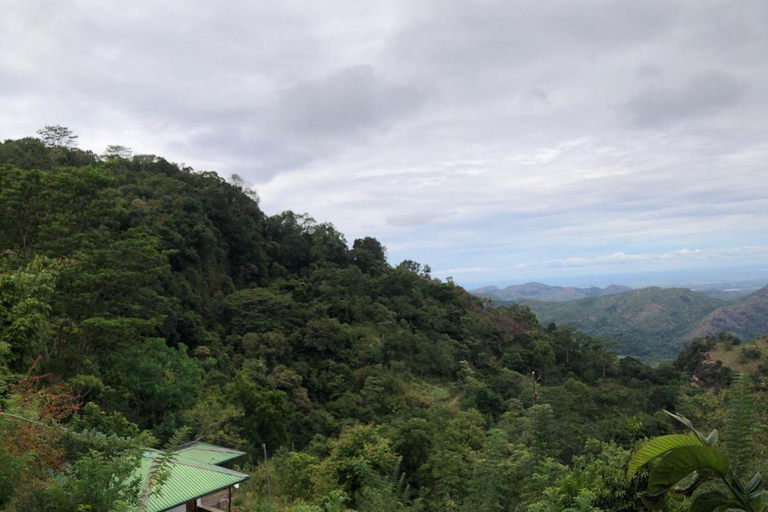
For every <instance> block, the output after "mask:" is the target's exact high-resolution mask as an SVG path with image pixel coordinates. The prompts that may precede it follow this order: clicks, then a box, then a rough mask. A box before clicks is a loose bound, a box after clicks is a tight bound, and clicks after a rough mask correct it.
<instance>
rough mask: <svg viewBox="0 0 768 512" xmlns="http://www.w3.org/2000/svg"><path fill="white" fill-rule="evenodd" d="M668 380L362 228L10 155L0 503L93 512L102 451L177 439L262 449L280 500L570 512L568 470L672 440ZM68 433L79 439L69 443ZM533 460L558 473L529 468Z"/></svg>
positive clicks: (137, 171)
mask: <svg viewBox="0 0 768 512" xmlns="http://www.w3.org/2000/svg"><path fill="white" fill-rule="evenodd" d="M25 375H28V377H25ZM678 385H679V377H678V376H677V375H676V374H675V373H674V372H673V371H670V370H669V369H658V370H657V369H652V368H648V367H646V366H643V365H642V364H641V363H640V362H638V361H636V360H634V359H631V358H625V359H621V360H619V359H618V358H617V357H616V356H615V354H613V353H611V352H610V351H609V350H607V349H606V347H605V346H604V345H603V344H602V343H601V342H600V340H597V339H593V338H591V337H590V336H588V335H585V334H583V333H580V332H577V331H574V330H571V329H565V328H563V329H559V328H547V329H544V328H542V326H541V325H540V324H539V322H538V321H537V319H536V317H535V316H534V315H533V313H532V312H531V310H530V309H529V308H527V307H526V306H523V305H519V304H513V305H510V306H506V307H499V308H487V305H486V304H484V303H483V302H482V301H481V300H480V299H479V298H477V297H474V296H472V295H470V294H469V293H467V292H466V291H465V290H464V289H462V288H460V287H458V286H456V285H454V284H453V283H451V282H442V281H440V280H438V279H434V278H433V277H431V275H430V273H429V271H428V269H427V267H422V266H421V265H420V264H419V263H417V262H414V261H410V260H406V261H403V262H400V263H397V264H390V262H389V261H387V258H386V250H385V248H384V247H383V246H382V244H381V243H380V242H379V241H378V240H376V239H375V238H372V237H363V238H359V239H356V240H354V241H352V242H351V243H348V242H347V240H346V239H345V238H344V236H343V235H342V234H341V233H340V232H339V231H338V230H336V229H335V228H334V226H332V225H331V224H328V223H322V222H317V221H315V220H314V219H312V218H311V217H309V216H308V215H302V214H296V213H294V212H290V211H288V212H283V213H281V214H278V215H272V216H270V215H267V214H265V213H264V212H263V211H262V210H261V208H260V207H259V204H258V201H257V196H256V194H254V193H253V192H252V191H250V190H248V189H247V188H244V187H243V186H242V182H241V181H239V180H238V179H237V178H233V179H232V180H230V181H226V180H224V179H223V178H222V177H220V176H219V175H217V174H215V173H212V172H195V171H194V170H192V169H189V168H186V167H183V166H179V165H175V164H173V163H170V162H168V161H166V160H164V159H162V158H159V157H156V156H152V155H139V156H133V157H127V156H120V155H107V156H98V155H95V154H94V153H91V152H88V151H81V150H78V149H76V148H71V147H60V146H53V147H50V145H48V146H46V144H44V143H43V142H42V141H41V140H38V139H33V138H27V139H22V140H17V141H5V142H4V143H2V144H0V432H3V435H2V436H0V462H2V463H1V464H0V483H2V484H3V485H0V509H2V510H8V511H11V512H20V511H21V510H53V509H51V508H50V506H49V505H51V504H54V503H55V504H56V505H57V508H56V510H78V509H85V508H86V505H91V504H92V503H93V500H92V499H90V498H91V496H90V495H88V494H86V495H83V493H82V492H81V491H82V490H94V491H95V490H99V489H107V488H110V487H114V486H113V485H112V484H113V483H114V482H115V481H116V480H115V479H116V478H120V477H119V476H116V475H119V474H121V473H120V471H124V469H125V468H124V467H122V466H120V467H117V466H114V464H113V463H116V462H120V461H123V459H122V458H119V457H117V454H116V453H115V450H117V449H118V448H120V447H121V446H122V443H120V445H119V446H118V445H117V443H116V442H113V441H114V440H115V439H117V438H120V439H125V438H135V439H136V440H135V442H136V443H141V442H145V441H146V440H147V436H144V437H139V432H140V431H142V430H147V431H150V432H151V433H152V434H153V435H154V436H156V437H158V438H161V439H168V438H169V437H171V436H172V434H173V433H174V432H176V431H178V430H179V429H180V428H182V427H189V428H190V429H191V431H192V433H191V436H192V437H193V438H195V439H197V438H201V439H202V440H204V441H206V442H212V443H215V444H222V445H226V446H229V447H232V448H238V449H242V450H243V451H246V452H247V453H248V457H250V461H246V463H247V462H250V463H253V462H255V461H256V460H260V459H261V457H262V456H263V452H262V446H266V450H267V455H268V456H269V457H270V462H269V464H270V474H271V475H272V477H273V478H274V479H273V481H272V484H273V487H272V490H273V492H274V494H275V495H274V499H275V502H276V503H277V504H278V505H279V507H276V509H278V510H286V511H288V510H294V509H295V510H296V511H298V510H304V511H308V510H311V511H319V510H339V509H340V508H339V506H338V505H339V504H340V503H344V507H345V508H346V509H353V510H357V511H358V512H374V511H375V512H380V511H382V510H397V511H400V510H426V511H428V512H437V511H442V510H448V509H456V510H459V509H460V510H465V511H467V512H475V511H477V512H482V511H487V510H492V509H493V510H495V509H504V510H525V509H529V508H528V505H529V504H530V505H531V506H532V507H533V506H534V504H535V502H537V501H540V500H549V499H550V498H547V497H546V496H555V497H554V498H552V499H551V500H550V501H552V503H540V504H538V505H536V507H535V508H536V509H537V510H552V509H556V510H559V509H561V508H562V505H563V504H565V506H568V507H571V506H576V504H575V501H574V500H575V498H576V497H574V498H567V497H564V496H560V495H556V490H557V489H566V488H570V487H572V486H571V485H570V484H569V483H568V482H566V481H563V480H561V479H563V478H566V477H568V475H570V474H571V473H570V471H571V469H570V468H571V465H572V464H574V463H578V464H582V463H581V462H578V461H580V460H585V459H584V458H583V457H585V456H589V457H596V458H599V460H595V461H594V464H595V467H596V466H599V465H601V464H603V461H612V462H611V464H614V465H615V467H616V468H617V469H616V471H615V473H616V474H619V473H622V474H623V471H624V470H623V467H624V466H625V465H626V460H627V458H628V456H629V453H630V452H629V448H630V446H631V443H632V442H633V440H635V439H639V438H642V437H647V436H650V435H654V434H655V433H658V432H660V431H668V430H669V429H670V428H671V427H670V424H669V423H668V420H666V419H665V418H660V417H658V415H655V413H656V412H657V411H658V410H659V409H661V408H666V409H674V408H675V406H676V404H677V403H678V401H679V398H678V395H679V393H678V391H679V389H678ZM534 388H535V390H534ZM56 405H58V406H60V407H54V406H56ZM9 408H10V412H12V414H13V415H14V417H13V418H11V417H10V416H5V412H6V411H9ZM14 418H28V419H30V420H31V423H29V422H28V423H26V424H25V423H19V422H18V421H16V420H15V419H14ZM42 422H44V423H42ZM54 424H56V425H58V426H59V427H61V428H53V429H52V428H50V425H54ZM41 425H42V426H41ZM70 430H71V431H73V432H74V431H77V432H78V434H82V435H78V436H76V437H72V438H71V439H70V438H68V439H67V442H62V440H61V435H63V434H61V433H62V432H64V431H66V432H69V431H70ZM97 433H98V434H103V436H110V437H108V438H104V437H102V436H100V435H95V434H97ZM85 434H88V435H85ZM91 434H93V435H91ZM114 436H117V437H114ZM105 439H109V443H107V444H109V445H110V446H108V447H106V448H105V447H104V443H105V441H104V440H105ZM99 440H102V441H99ZM142 440H143V441H142ZM616 440H622V442H623V443H624V445H623V446H622V447H619V446H617V445H616V444H613V443H614V442H615V441H616ZM98 442H101V443H102V444H101V445H98V444H94V443H98ZM138 453H141V451H139V452H138ZM131 460H132V459H130V457H129V458H128V459H125V461H124V462H125V464H129V463H130V461H131ZM590 460H591V459H590ZM109 464H113V465H109ZM121 464H122V463H121ZM538 464H545V465H546V466H541V467H547V468H552V469H554V468H557V471H550V470H546V473H545V476H543V477H542V478H538V477H537V478H531V476H530V475H531V474H532V473H531V468H532V467H534V465H538ZM620 466H621V468H620V469H619V467H620ZM537 467H539V466H537ZM89 468H99V471H97V472H93V471H90V470H89ZM579 468H582V466H579ZM399 471H403V472H404V473H405V476H404V477H403V478H404V479H405V480H404V482H406V483H407V484H409V485H410V486H411V489H413V490H414V492H413V496H407V495H406V494H407V493H404V492H403V491H402V489H403V486H402V485H400V484H398V483H397V482H398V476H399ZM574 471H577V469H574ZM578 471H581V469H578ZM122 474H125V473H122ZM261 474H263V472H261V471H259V472H258V475H261ZM574 474H576V473H574ZM258 475H256V474H254V477H253V478H252V479H251V482H252V483H250V484H246V485H244V486H243V488H241V489H240V490H239V493H240V494H239V496H238V497H239V498H241V499H243V500H244V501H247V503H246V504H245V507H246V509H247V510H262V509H267V508H272V506H271V505H270V504H268V502H267V501H266V497H265V495H264V492H263V489H264V486H263V482H261V483H260V482H259V480H258V479H259V478H261V477H260V476H258ZM393 475H394V476H393ZM546 475H549V476H546ZM97 478H102V480H95V479H97ZM401 483H402V481H401ZM489 483H493V485H492V486H489V485H488V484H489ZM6 484H7V485H6ZM248 485H251V486H252V487H250V488H248V487H247V486H248ZM590 485H591V484H590ZM595 485H596V486H600V485H602V486H603V487H605V485H604V484H595ZM610 485H611V486H614V487H615V489H613V488H611V489H604V490H602V491H600V492H601V493H603V494H604V495H605V496H625V497H626V498H618V499H616V500H612V501H610V502H606V501H605V500H602V499H601V500H602V501H599V500H598V498H594V499H589V500H588V501H589V503H587V504H586V505H584V503H586V502H584V500H583V499H582V498H581V497H579V500H580V503H581V504H580V505H579V506H581V505H584V506H589V507H591V508H601V509H606V510H630V508H628V507H630V506H633V503H634V502H633V501H632V500H634V498H633V496H634V495H633V494H632V493H631V492H630V490H629V487H628V486H627V484H626V482H625V481H624V479H623V478H621V479H620V480H618V479H617V480H616V483H615V484H610ZM393 486H394V487H393ZM547 489H550V490H549V491H547ZM545 491H546V492H545ZM557 492H559V491H557ZM78 493H80V494H78ZM260 497H261V501H259V499H260ZM397 500H402V501H403V502H406V503H402V502H401V503H398V502H397ZM555 501H556V503H555ZM104 503H106V502H104ZM270 503H271V501H270ZM308 503H309V504H308ZM411 503H412V504H413V505H414V506H413V507H410V506H409V504H411ZM334 504H335V505H334ZM491 504H493V505H491ZM496 504H498V505H496ZM401 505H402V506H401ZM321 507H322V508H321ZM553 507H554V508H553ZM117 509H119V508H118V507H115V506H112V505H109V506H107V505H106V504H104V505H103V506H100V508H99V510H117ZM530 509H531V510H532V509H533V508H530Z"/></svg>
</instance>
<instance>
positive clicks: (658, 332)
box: [525, 287, 727, 360]
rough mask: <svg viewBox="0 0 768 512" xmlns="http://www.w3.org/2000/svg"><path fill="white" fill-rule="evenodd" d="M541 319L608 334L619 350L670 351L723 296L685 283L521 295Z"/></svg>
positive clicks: (661, 354)
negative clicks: (553, 298) (559, 297)
mask: <svg viewBox="0 0 768 512" xmlns="http://www.w3.org/2000/svg"><path fill="white" fill-rule="evenodd" d="M525 303H526V304H528V305H529V306H530V307H531V309H532V310H533V311H534V312H535V313H536V315H537V316H538V317H539V320H540V321H541V323H542V324H543V325H546V324H547V323H549V322H555V323H557V324H558V325H561V324H562V325H569V326H573V327H576V328H578V329H581V330H583V331H584V332H586V333H588V334H590V335H593V336H610V337H612V338H614V339H615V340H616V342H617V345H616V347H615V348H616V350H617V351H618V352H619V353H620V354H626V355H632V356H636V357H640V358H642V359H645V360H662V359H669V358H672V357H674V355H675V354H677V352H678V351H679V350H680V346H681V344H682V343H683V342H684V340H686V339H687V336H688V334H689V333H690V332H691V331H692V330H693V329H694V328H695V327H696V326H697V325H698V324H699V323H700V322H701V321H702V320H703V319H704V318H705V317H706V316H707V315H708V314H710V313H711V312H712V311H713V310H715V309H717V308H719V307H721V306H724V305H725V304H727V303H726V302H725V301H723V300H720V299H716V298H713V297H709V296H707V295H704V294H702V293H696V292H692V291H690V290H687V289H683V288H667V289H662V288H657V287H651V288H643V289H640V290H632V291H628V292H623V293H619V294H615V295H607V296H603V297H593V298H587V299H581V300H576V301H568V302H540V301H525Z"/></svg>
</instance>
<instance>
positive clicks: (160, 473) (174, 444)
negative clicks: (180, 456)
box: [139, 428, 189, 512]
mask: <svg viewBox="0 0 768 512" xmlns="http://www.w3.org/2000/svg"><path fill="white" fill-rule="evenodd" d="M188 435H189V429H188V428H183V429H181V430H179V431H177V432H176V433H175V434H174V435H173V436H172V437H171V439H170V440H169V441H168V442H167V443H166V445H165V447H164V448H163V450H162V451H161V452H160V453H158V454H156V455H155V456H153V457H152V465H151V466H150V468H149V475H148V476H147V481H146V482H144V489H143V491H142V495H141V506H140V507H139V511H140V512H145V511H146V510H147V502H149V498H151V497H153V496H157V495H158V494H160V491H161V489H162V487H163V484H164V483H165V482H166V480H168V478H169V477H170V474H171V464H173V463H174V462H175V458H174V457H175V455H176V451H177V450H178V449H179V447H180V446H181V445H182V444H183V443H184V441H185V440H186V438H187V436H188Z"/></svg>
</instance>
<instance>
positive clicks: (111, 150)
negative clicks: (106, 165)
mask: <svg viewBox="0 0 768 512" xmlns="http://www.w3.org/2000/svg"><path fill="white" fill-rule="evenodd" d="M132 155H133V151H131V148H129V147H126V146H120V145H109V146H107V149H105V150H104V155H102V158H104V159H105V160H113V159H115V158H125V159H128V158H131V156H132Z"/></svg>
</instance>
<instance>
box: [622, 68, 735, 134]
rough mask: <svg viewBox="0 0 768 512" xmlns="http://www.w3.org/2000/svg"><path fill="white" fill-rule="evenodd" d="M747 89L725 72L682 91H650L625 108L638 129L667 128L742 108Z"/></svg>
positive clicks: (704, 76) (697, 78)
mask: <svg viewBox="0 0 768 512" xmlns="http://www.w3.org/2000/svg"><path fill="white" fill-rule="evenodd" d="M744 90H745V85H744V84H743V83H742V82H741V81H739V80H738V79H737V78H735V77H734V76H733V75H730V74H728V73H726V72H724V71H707V72H704V73H700V74H697V75H694V76H692V77H690V78H689V79H688V81H687V82H686V84H685V85H684V86H682V87H679V88H672V87H668V88H660V87H656V86H654V87H648V88H646V89H644V90H643V91H642V92H640V94H638V95H637V96H635V97H633V98H632V99H630V100H629V101H628V102H626V103H625V104H624V105H623V106H622V110H623V111H624V113H625V114H626V115H627V117H628V118H629V120H630V122H631V123H632V124H634V125H635V126H638V127H643V128H645V127H658V126H666V125H668V124H670V123H674V122H677V121H683V120H685V119H688V118H692V117H700V116H705V115H707V114H711V113H713V112H717V111H719V110H722V109H726V108H729V107H733V106H736V105H738V104H739V102H740V101H741V99H742V97H743V96H744Z"/></svg>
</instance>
